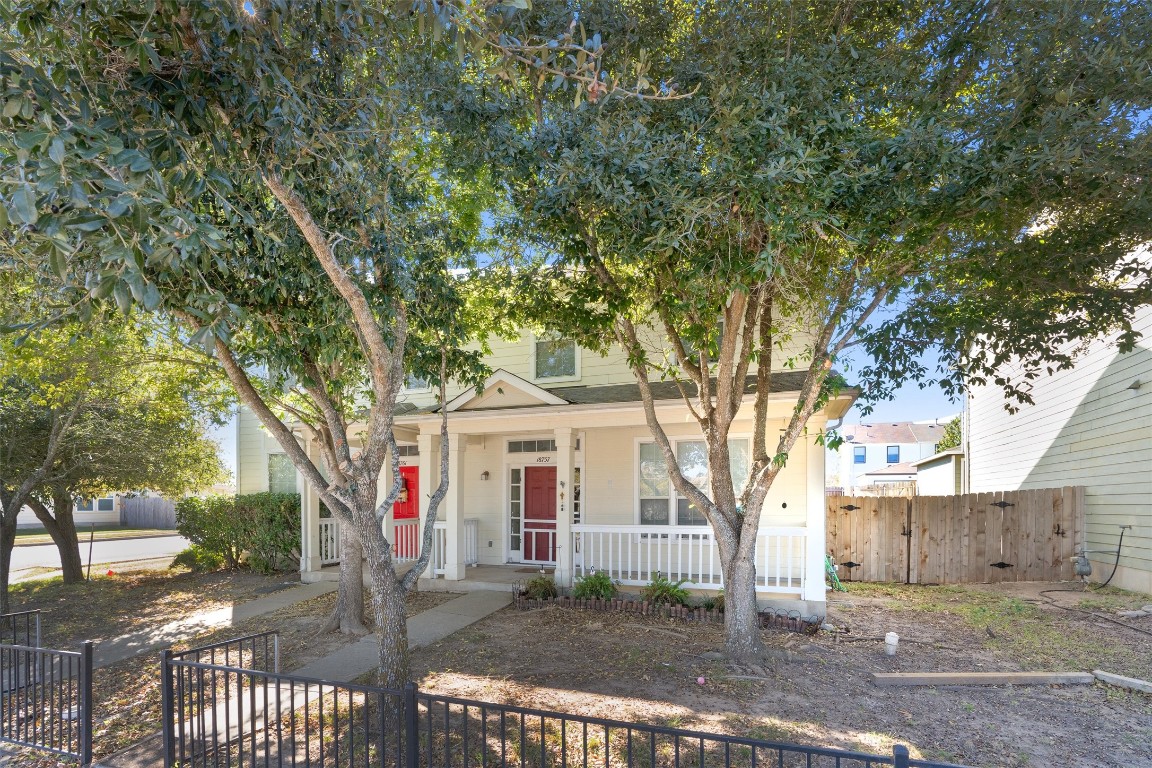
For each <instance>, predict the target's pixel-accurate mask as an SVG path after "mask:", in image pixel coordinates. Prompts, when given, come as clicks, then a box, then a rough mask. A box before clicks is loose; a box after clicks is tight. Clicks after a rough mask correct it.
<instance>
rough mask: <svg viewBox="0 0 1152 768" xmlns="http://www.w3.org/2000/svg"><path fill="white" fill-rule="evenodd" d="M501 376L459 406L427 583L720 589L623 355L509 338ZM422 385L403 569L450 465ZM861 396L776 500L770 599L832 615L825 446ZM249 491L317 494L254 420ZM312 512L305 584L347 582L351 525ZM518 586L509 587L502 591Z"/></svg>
mask: <svg viewBox="0 0 1152 768" xmlns="http://www.w3.org/2000/svg"><path fill="white" fill-rule="evenodd" d="M487 362H488V365H489V366H490V367H491V368H492V369H493V371H494V373H493V374H492V375H491V376H490V377H489V379H488V380H487V382H485V386H484V387H483V392H479V391H477V389H476V388H463V387H459V386H457V387H454V388H452V389H451V390H450V391H449V393H448V402H447V404H446V407H447V409H448V411H449V412H450V416H449V423H448V429H449V431H450V434H451V439H450V442H449V445H450V453H449V457H450V458H449V470H448V471H449V477H450V481H451V482H450V485H449V490H448V496H447V498H446V499H445V500H444V503H443V504H442V506H441V510H440V522H439V523H438V524H437V526H438V528H439V530H438V531H437V536H436V543H435V547H436V549H435V550H434V552H433V564H432V566H431V567H430V569H429V571H428V572H426V576H427V577H432V578H434V577H437V576H442V577H444V578H445V579H448V580H461V579H468V580H470V581H477V582H482V581H484V580H485V579H487V578H494V576H493V575H492V574H494V573H495V571H493V570H491V569H486V568H485V567H484V566H497V567H502V568H505V569H507V570H508V571H510V572H513V573H525V574H530V573H531V572H532V571H534V570H535V569H536V568H537V567H538V566H543V567H547V568H554V569H555V576H556V579H557V581H558V583H560V584H561V585H569V584H571V583H572V580H573V578H575V577H578V576H580V575H582V574H585V573H590V572H591V571H592V569H597V570H599V571H607V572H608V573H609V574H611V575H612V576H613V578H616V579H619V580H620V581H621V582H622V583H623V584H625V585H633V586H636V585H643V584H645V583H647V582H648V581H649V580H650V578H651V576H652V574H654V573H655V572H656V571H660V572H662V573H664V574H665V575H671V577H672V578H674V579H675V578H686V579H687V580H688V582H689V584H688V585H687V586H690V587H694V588H701V589H717V588H719V587H720V558H719V555H718V553H717V551H716V545H715V541H714V539H713V537H712V535H711V530H710V528H708V527H707V524H706V521H705V520H704V518H703V516H702V515H701V514H700V513H699V512H697V511H696V510H695V509H694V508H693V507H691V506H690V505H689V504H688V502H687V500H686V499H684V498H681V497H679V496H678V495H677V493H676V492H675V490H674V489H673V488H672V487H671V484H670V482H669V480H668V477H667V474H666V472H665V466H664V461H663V458H662V456H661V454H660V451H659V450H658V449H657V447H656V445H655V443H654V442H653V439H652V437H651V434H650V432H649V430H648V427H647V426H646V423H645V419H644V412H643V407H642V405H641V403H640V394H639V388H638V387H637V385H636V384H635V380H634V379H633V376H632V373H631V371H630V370H629V368H628V366H627V362H626V359H625V357H624V355H623V354H622V353H621V352H619V351H617V352H615V353H614V354H609V355H607V356H604V357H602V356H600V355H599V354H596V353H593V352H589V351H587V350H583V349H581V348H580V347H579V346H577V345H576V344H575V343H574V342H572V341H571V340H568V339H557V338H553V337H542V338H537V337H535V336H533V335H532V334H530V333H524V334H522V335H521V337H520V338H519V339H517V340H515V341H511V342H506V341H500V340H493V341H492V343H491V354H490V355H489V356H488V358H487ZM802 379H803V374H802V373H797V372H794V371H784V370H781V371H778V372H774V373H773V391H774V394H773V395H772V396H771V398H770V401H769V402H770V406H769V423H768V427H767V429H768V433H769V435H771V436H774V435H776V434H778V431H779V430H781V429H783V427H784V425H785V423H786V420H787V419H788V418H789V417H790V416H791V413H792V410H793V407H794V405H795V402H796V393H797V391H798V389H799V386H800V384H801V382H802ZM409 384H410V386H409V388H408V389H406V390H405V392H404V393H403V394H402V400H403V402H402V403H401V404H400V407H399V409H398V413H399V415H398V416H397V419H396V425H397V426H396V428H397V436H398V439H399V442H400V461H401V464H402V468H401V472H402V474H403V481H404V483H405V494H404V495H403V496H402V501H401V502H399V503H398V504H397V505H396V506H395V508H394V510H393V513H392V514H390V515H389V519H388V520H387V521H386V523H385V528H386V532H388V533H389V534H390V535H391V541H393V542H394V545H395V549H396V551H397V554H398V556H399V559H401V560H410V559H414V557H415V555H416V542H417V530H418V525H419V523H420V521H421V520H422V519H424V517H425V516H426V514H427V504H428V494H429V492H430V491H431V489H432V488H434V487H435V486H436V484H437V480H438V477H437V470H438V467H439V463H440V462H439V430H440V413H439V410H438V408H437V407H436V401H435V395H434V394H433V392H432V391H431V390H430V389H428V388H427V387H426V386H424V385H423V384H422V383H421V382H418V381H413V382H409ZM754 386H755V377H750V379H749V385H748V390H747V393H748V394H747V397H746V405H745V407H744V409H743V410H742V411H741V412H740V414H739V416H738V418H737V420H736V422H735V424H734V425H733V428H732V432H731V434H732V447H733V457H734V459H735V463H736V464H740V463H741V462H746V461H747V460H748V458H747V457H748V455H749V452H750V449H751V437H752V436H751V429H752V413H751V411H752V397H753V395H752V393H753V391H754ZM653 391H654V394H655V396H656V397H657V399H658V404H657V412H658V414H659V418H660V420H661V422H662V423H663V424H664V425H665V428H666V430H667V431H668V433H669V435H670V437H671V438H672V440H673V442H674V443H675V448H676V451H677V454H678V457H679V461H680V463H681V466H682V468H683V470H684V472H685V474H686V475H687V476H688V477H689V479H692V480H695V481H698V482H704V481H705V480H706V478H707V466H706V463H705V462H704V456H703V452H702V451H701V447H702V442H701V438H700V432H699V428H698V427H697V425H696V423H695V421H694V420H693V419H692V418H691V417H690V415H689V413H688V410H687V408H686V406H685V405H684V403H683V401H682V399H681V397H680V392H679V389H678V387H677V386H676V385H675V384H674V383H671V382H661V383H655V384H654V385H653ZM854 396H855V395H854V393H852V392H846V393H844V394H842V395H841V396H839V397H837V398H835V399H834V400H832V401H831V402H830V403H829V404H828V405H827V406H826V408H825V409H824V411H823V412H820V413H817V414H816V415H815V416H814V417H813V418H812V421H811V422H810V424H809V431H808V432H809V435H810V436H809V437H808V438H806V442H802V443H800V444H798V445H797V446H796V448H795V449H794V450H793V451H792V453H791V455H790V456H789V460H788V464H787V466H786V468H785V469H784V470H783V471H782V472H781V473H780V475H779V477H778V478H777V480H776V482H775V483H774V485H773V487H772V490H771V492H770V493H769V495H768V499H767V502H766V503H765V506H764V513H763V521H762V527H761V532H760V542H759V546H758V553H757V558H758V560H757V571H758V577H759V581H758V592H759V593H760V595H761V597H762V598H764V599H769V598H773V599H779V598H784V599H788V600H802V601H806V603H807V605H806V608H807V609H809V610H811V611H812V612H814V613H823V602H824V592H825V587H824V551H825V546H824V450H823V448H822V446H821V445H819V444H818V443H817V442H816V439H815V435H817V434H819V433H820V432H821V430H822V428H823V426H824V425H825V424H826V422H827V421H828V420H830V419H838V418H841V417H842V416H843V414H844V413H845V412H846V411H847V410H848V408H849V407H850V406H851V404H852V400H853V398H854ZM309 450H310V451H311V452H312V454H313V455H316V451H315V449H314V448H313V447H309ZM386 472H387V470H386ZM734 474H736V473H735V472H734ZM385 482H387V478H385ZM237 485H238V489H239V491H240V493H249V492H253V491H261V490H269V489H271V490H289V489H291V490H296V489H297V488H301V489H302V490H303V488H302V483H301V482H300V481H298V480H297V477H296V473H295V472H294V470H293V468H292V466H291V464H290V463H289V462H288V460H287V457H286V456H284V455H283V453H282V452H281V451H280V448H279V446H278V445H277V444H276V441H275V440H274V439H273V438H272V437H270V436H269V435H267V434H265V433H264V431H263V430H262V429H261V428H260V427H259V424H258V422H257V420H256V419H255V417H254V416H253V415H252V414H251V413H250V412H248V411H246V410H243V411H242V412H241V415H240V419H239V435H238V472H237ZM302 506H303V518H304V523H303V550H304V552H303V557H302V559H301V560H302V562H301V571H302V579H303V580H304V581H315V580H319V579H321V578H335V574H334V573H333V572H332V571H331V569H329V571H328V572H322V568H323V566H325V565H327V564H330V563H331V562H333V561H334V560H335V559H337V558H336V555H335V554H334V553H335V552H336V539H335V531H336V527H337V526H336V522H335V521H333V520H329V519H324V520H322V519H321V517H320V510H319V503H318V499H317V496H316V494H315V493H314V492H311V491H307V492H305V493H304V495H303V505H302ZM468 565H479V566H481V568H479V569H469V568H467V567H466V566H468ZM485 574H487V575H485ZM516 578H517V579H519V580H527V579H528V578H530V576H529V575H524V576H519V577H516ZM477 586H480V585H479V584H477ZM507 586H508V582H507V581H504V582H503V583H502V584H497V583H496V581H493V586H492V588H507Z"/></svg>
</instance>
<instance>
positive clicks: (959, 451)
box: [911, 448, 964, 468]
mask: <svg viewBox="0 0 1152 768" xmlns="http://www.w3.org/2000/svg"><path fill="white" fill-rule="evenodd" d="M963 455H964V449H963V448H948V449H946V450H943V451H940V453H937V454H935V455H934V456H929V457H928V458H926V459H920V460H919V461H913V462H911V465H912V466H913V467H917V468H919V467H921V466H923V465H924V464H931V463H933V462H936V461H941V460H942V459H947V458H950V457H952V456H963Z"/></svg>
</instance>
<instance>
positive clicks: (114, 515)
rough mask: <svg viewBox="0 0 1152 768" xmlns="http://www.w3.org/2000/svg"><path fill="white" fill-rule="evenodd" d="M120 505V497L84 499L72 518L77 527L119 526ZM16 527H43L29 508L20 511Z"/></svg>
mask: <svg viewBox="0 0 1152 768" xmlns="http://www.w3.org/2000/svg"><path fill="white" fill-rule="evenodd" d="M120 503H121V499H120V497H119V496H118V495H112V496H103V497H101V498H99V499H83V500H81V501H78V502H76V507H75V508H74V509H73V510H72V516H73V519H75V521H76V525H88V524H90V523H96V524H97V525H109V524H111V525H119V524H120ZM16 525H17V526H18V527H20V528H41V527H43V524H42V523H41V522H40V520H39V518H37V517H36V513H34V512H33V511H32V510H31V509H29V508H28V507H24V508H23V509H21V510H20V514H19V515H18V516H17V518H16Z"/></svg>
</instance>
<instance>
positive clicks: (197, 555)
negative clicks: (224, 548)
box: [168, 544, 224, 573]
mask: <svg viewBox="0 0 1152 768" xmlns="http://www.w3.org/2000/svg"><path fill="white" fill-rule="evenodd" d="M180 566H183V567H185V568H187V569H189V570H191V571H192V572H193V573H204V572H205V571H218V570H220V569H221V568H223V567H224V558H223V557H222V556H221V555H220V554H219V553H217V552H210V551H209V550H207V549H205V548H204V547H202V546H200V545H199V544H193V545H192V546H190V547H188V548H187V549H185V550H184V551H183V552H180V553H179V554H178V555H176V557H175V559H173V560H172V565H170V566H168V567H169V568H179V567H180Z"/></svg>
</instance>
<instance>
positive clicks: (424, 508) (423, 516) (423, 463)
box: [416, 432, 439, 579]
mask: <svg viewBox="0 0 1152 768" xmlns="http://www.w3.org/2000/svg"><path fill="white" fill-rule="evenodd" d="M435 437H436V436H435V435H433V434H432V433H431V432H421V433H420V434H419V435H417V436H416V445H417V447H418V449H419V451H420V456H419V461H418V464H419V467H420V485H421V488H420V499H419V501H418V505H419V509H420V514H419V518H418V519H419V521H420V527H419V530H418V531H417V533H416V540H417V541H418V542H423V540H424V539H423V537H424V523H425V521H426V520H427V519H428V497H429V496H431V495H432V490H433V489H434V488H435V487H436V483H435V482H434V479H433V474H432V472H433V468H434V467H438V466H439V461H437V458H438V456H439V451H437V450H436V443H437V442H439V441H437V440H436V439H435ZM418 546H422V545H418ZM417 554H419V553H417ZM434 566H435V563H434V562H433V561H432V560H429V561H428V567H427V568H425V569H424V572H423V573H422V574H420V578H421V579H434V578H436V574H435V573H434V572H433V570H432V569H433V568H434Z"/></svg>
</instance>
